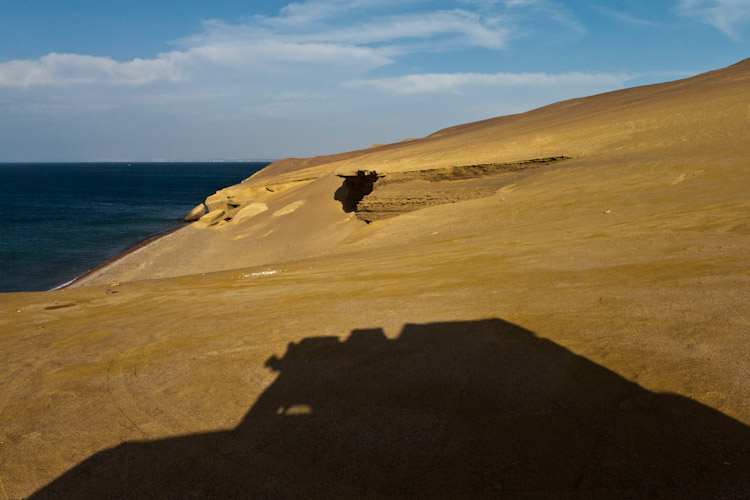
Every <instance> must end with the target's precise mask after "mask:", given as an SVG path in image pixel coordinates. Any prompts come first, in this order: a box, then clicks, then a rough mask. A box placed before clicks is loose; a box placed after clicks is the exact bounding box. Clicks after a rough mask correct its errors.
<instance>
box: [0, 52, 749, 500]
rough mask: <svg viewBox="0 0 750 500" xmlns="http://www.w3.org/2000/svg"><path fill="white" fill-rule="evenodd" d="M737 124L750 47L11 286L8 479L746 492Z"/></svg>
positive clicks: (745, 242) (422, 493)
mask: <svg viewBox="0 0 750 500" xmlns="http://www.w3.org/2000/svg"><path fill="white" fill-rule="evenodd" d="M748 130H750V60H745V61H742V62H740V63H738V64H736V65H733V66H730V67H728V68H724V69H719V70H716V71H712V72H709V73H705V74H702V75H698V76H695V77H692V78H689V79H685V80H680V81H676V82H670V83H664V84H658V85H651V86H645V87H638V88H633V89H626V90H621V91H616V92H611V93H607V94H602V95H597V96H591V97H585V98H581V99H574V100H571V101H565V102H561V103H556V104H552V105H549V106H546V107H543V108H540V109H536V110H532V111H529V112H527V113H522V114H517V115H512V116H505V117H500V118H493V119H490V120H485V121H482V122H476V123H470V124H466V125H460V126H456V127H452V128H449V129H445V130H441V131H438V132H436V133H434V134H432V135H430V136H428V137H425V138H421V139H413V140H408V141H403V142H399V143H395V144H390V145H375V146H372V147H370V148H367V149H363V150H360V151H353V152H348V153H342V154H337V155H330V156H322V157H316V158H308V159H287V160H281V161H278V162H276V163H274V164H272V165H270V166H268V167H266V168H265V169H264V170H262V171H260V172H258V173H257V174H255V175H253V176H251V177H250V178H248V179H246V180H245V181H244V182H242V183H240V184H237V185H235V186H230V187H227V188H226V189H224V190H221V191H219V192H218V193H216V194H213V195H211V196H209V197H208V198H207V200H206V202H205V205H206V207H207V212H208V213H207V215H204V216H203V217H202V218H201V219H200V220H199V221H197V222H194V223H192V224H190V225H188V226H186V227H185V228H183V229H181V230H179V231H176V232H173V233H171V234H169V235H167V236H165V237H163V238H160V239H158V240H156V241H155V242H153V243H150V244H148V245H146V246H143V247H141V248H139V249H138V250H137V251H135V252H132V253H130V254H128V255H126V256H124V257H122V258H121V259H119V260H117V261H115V262H113V263H111V264H109V265H107V266H105V267H103V268H102V269H99V270H97V271H96V272H94V273H92V274H90V275H88V276H87V277H85V278H83V279H81V280H79V281H78V282H76V283H75V284H74V285H73V286H72V287H69V288H67V289H64V290H58V291H54V292H43V293H13V294H4V295H3V296H2V300H0V353H1V354H0V380H2V381H3V382H2V392H1V393H0V492H1V493H2V495H3V497H4V498H27V497H30V498H191V497H197V498H207V497H214V498H247V497H253V498H261V497H262V498H291V497H308V498H393V497H399V498H696V499H697V498H727V499H728V498H746V497H747V495H749V494H750V474H749V473H748V471H750V373H749V372H748V370H749V368H748V366H749V365H748V361H747V360H748V359H750V347H749V345H748V335H750V315H748V313H747V309H748V306H747V304H748V303H750V272H748V270H749V269H750V254H749V253H748V251H747V249H748V248H750V197H748V192H750V168H749V164H748V158H750V134H749V133H748ZM376 141H377V138H373V141H372V142H376ZM207 194H209V193H207ZM220 212H223V213H220ZM211 214H213V216H211V217H209V216H210V215H211Z"/></svg>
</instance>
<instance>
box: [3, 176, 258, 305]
mask: <svg viewBox="0 0 750 500" xmlns="http://www.w3.org/2000/svg"><path fill="white" fill-rule="evenodd" d="M266 165H268V163H267V162H266V163H261V162H231V163H230V162H207V163H202V162H200V163H199V162H189V163H171V162H170V163H0V292H21V291H23V292H29V291H40V290H50V289H52V288H55V287H58V286H60V285H62V284H64V283H67V282H69V281H71V280H73V279H75V278H76V277H77V276H80V275H81V274H83V273H84V272H86V271H88V270H90V269H91V268H93V267H95V266H97V265H98V264H101V263H102V262H104V261H106V260H108V259H111V258H113V257H116V256H117V255H118V254H120V253H121V252H123V251H125V250H127V249H128V248H130V247H132V246H133V245H135V244H137V243H139V242H141V241H143V240H145V239H147V238H149V237H151V236H155V235H158V234H160V233H163V232H166V231H169V230H170V229H174V228H176V227H178V226H180V225H181V224H184V223H182V222H181V221H180V219H181V218H182V217H184V216H185V215H186V214H187V212H188V211H189V210H190V209H192V208H193V207H194V206H196V205H197V204H199V203H201V202H203V201H204V200H205V199H206V197H207V196H209V195H211V194H213V193H214V192H216V191H218V190H219V189H222V188H224V187H227V186H230V185H232V184H236V183H238V182H240V181H242V180H243V179H245V178H247V177H249V176H250V175H252V174H253V173H255V172H257V171H258V170H260V169H261V168H263V167H265V166H266Z"/></svg>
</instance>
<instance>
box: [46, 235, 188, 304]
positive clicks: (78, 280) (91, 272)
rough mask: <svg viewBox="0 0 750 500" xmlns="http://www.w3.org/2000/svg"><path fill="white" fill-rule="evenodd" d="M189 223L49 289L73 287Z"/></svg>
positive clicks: (146, 240)
mask: <svg viewBox="0 0 750 500" xmlns="http://www.w3.org/2000/svg"><path fill="white" fill-rule="evenodd" d="M189 225H190V224H189V223H187V222H185V223H182V224H181V225H179V226H177V227H175V228H172V229H168V230H167V231H164V232H162V233H159V234H155V235H153V236H150V237H148V238H146V239H145V240H143V241H140V242H138V243H136V244H135V245H133V246H131V247H129V248H127V249H125V250H123V251H122V252H120V253H119V254H117V255H115V256H114V257H112V258H111V259H107V260H105V261H104V262H102V263H101V264H97V265H96V266H94V267H92V268H91V269H89V270H88V271H86V272H84V273H83V274H80V275H78V276H76V277H75V278H73V279H72V280H70V281H68V282H67V283H63V284H62V285H58V286H56V287H54V288H51V289H49V290H47V291H49V292H52V291H55V290H65V289H68V288H71V287H73V285H80V284H81V281H83V280H85V279H86V278H89V277H90V276H92V275H94V274H95V273H97V272H99V271H101V270H103V269H106V268H107V267H109V266H111V265H112V264H114V263H115V262H117V261H119V260H120V259H122V258H124V257H127V256H128V255H130V254H132V253H135V252H137V251H138V250H140V249H142V248H144V247H146V246H148V245H150V244H151V243H154V242H156V241H157V240H160V239H161V238H164V237H165V236H169V235H170V234H172V233H175V232H177V231H179V230H180V229H184V228H185V227H188V226H189Z"/></svg>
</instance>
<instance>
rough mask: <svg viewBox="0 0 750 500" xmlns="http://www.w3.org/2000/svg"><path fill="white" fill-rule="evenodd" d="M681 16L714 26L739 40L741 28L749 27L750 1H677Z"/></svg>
mask: <svg viewBox="0 0 750 500" xmlns="http://www.w3.org/2000/svg"><path fill="white" fill-rule="evenodd" d="M677 5H678V10H679V12H680V13H681V14H683V15H686V16H689V17H694V18H696V19H699V20H701V21H703V22H704V23H707V24H710V25H712V26H714V27H715V28H716V29H718V30H720V31H722V32H723V33H724V34H725V35H727V36H728V37H730V38H732V39H734V40H740V39H741V38H742V36H741V28H743V27H745V26H748V25H750V0H677Z"/></svg>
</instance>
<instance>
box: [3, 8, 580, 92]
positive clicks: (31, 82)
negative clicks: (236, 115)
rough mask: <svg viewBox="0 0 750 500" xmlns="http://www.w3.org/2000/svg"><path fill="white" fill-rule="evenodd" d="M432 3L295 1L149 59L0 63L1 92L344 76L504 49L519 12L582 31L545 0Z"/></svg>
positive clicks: (80, 57)
mask: <svg viewBox="0 0 750 500" xmlns="http://www.w3.org/2000/svg"><path fill="white" fill-rule="evenodd" d="M430 6H431V2H428V1H425V0H309V1H306V2H297V3H292V4H289V5H287V6H286V7H284V8H283V9H281V11H280V12H279V14H278V15H277V16H274V17H271V16H258V15H256V16H252V17H250V18H249V19H248V20H247V21H246V22H244V23H241V24H227V23H224V22H221V21H217V20H212V21H206V22H205V23H204V25H203V30H202V31H201V32H200V33H198V34H196V35H193V36H189V37H186V38H184V39H181V40H178V41H177V42H175V46H176V47H177V48H176V49H175V50H173V51H170V52H165V53H162V54H159V55H158V56H156V57H153V58H143V59H140V58H136V59H133V60H130V61H116V60H114V59H111V58H108V57H97V56H90V55H85V54H61V53H55V52H53V53H50V54H47V55H45V56H42V57H40V58H38V59H33V60H10V61H4V62H0V87H2V86H4V87H31V86H50V85H68V86H70V85H82V84H84V85H85V84H104V85H117V86H143V85H147V84H151V83H154V82H170V83H185V82H190V81H193V80H201V81H205V80H206V79H207V78H209V79H210V78H212V77H213V78H216V79H219V78H231V77H233V76H240V75H245V76H253V77H254V78H260V77H261V76H260V75H269V74H279V73H281V74H296V75H298V76H299V77H300V78H305V77H309V76H313V77H315V75H318V76H320V75H327V76H323V77H330V76H331V75H337V76H338V79H339V80H342V79H347V78H349V79H351V78H354V77H356V76H358V75H361V74H362V73H365V72H367V71H370V70H373V69H375V68H378V67H382V66H385V65H389V64H392V63H394V62H396V60H397V58H398V57H400V56H403V55H406V54H411V53H416V52H430V51H433V52H435V51H441V50H451V51H461V50H466V49H470V48H476V47H478V48H483V49H489V50H501V49H504V48H506V47H507V46H508V45H509V43H510V42H511V41H512V40H513V39H514V38H519V37H523V36H526V35H524V34H523V32H524V30H522V29H520V28H518V29H517V27H518V26H520V25H519V24H517V23H518V22H519V21H518V19H519V17H518V16H519V14H518V13H519V12H525V15H526V18H527V20H530V19H533V21H534V23H537V22H538V21H539V20H540V19H543V18H546V19H551V20H553V22H564V23H568V24H569V25H570V26H571V27H573V29H574V30H578V29H579V27H578V25H577V23H575V21H574V20H572V18H571V17H570V16H569V15H568V13H567V10H566V9H565V8H564V6H563V5H562V4H560V3H558V2H554V1H552V0H503V1H502V2H499V3H497V2H492V1H490V2H487V1H481V2H476V1H468V2H465V3H464V7H465V8H457V9H452V10H441V9H434V8H433V9H430ZM355 14H356V15H355ZM580 29H582V28H580Z"/></svg>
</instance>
